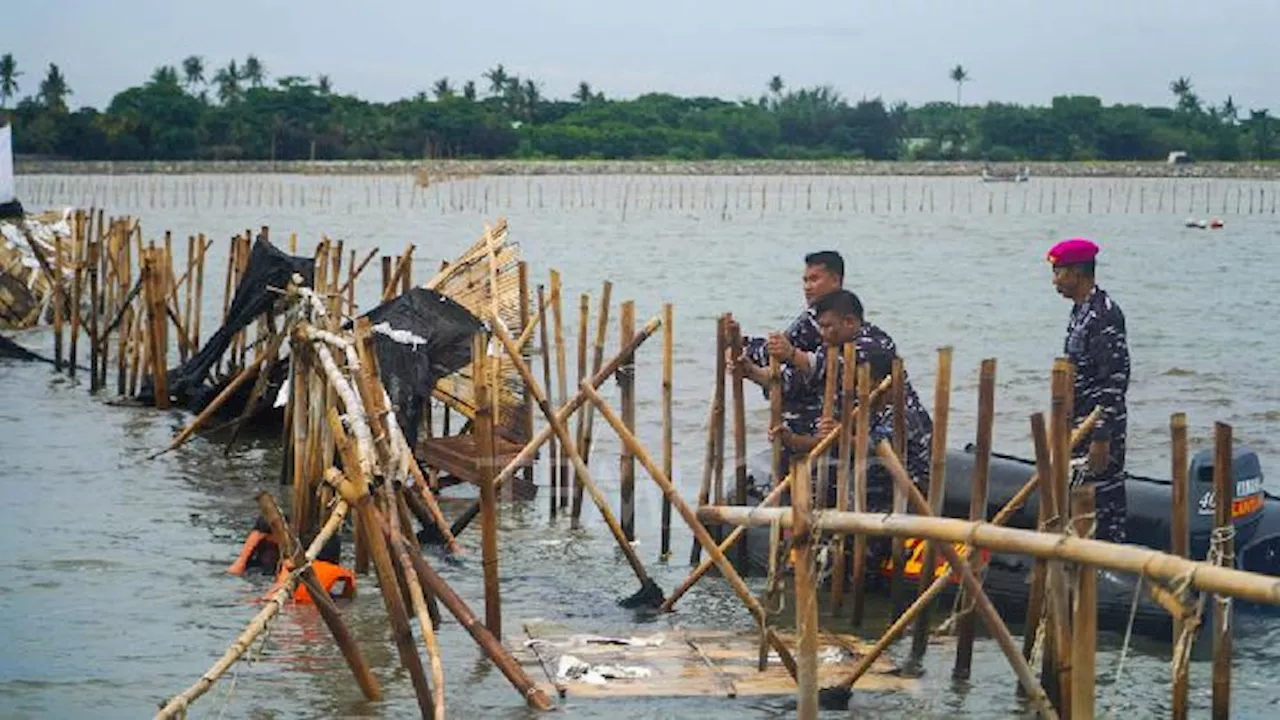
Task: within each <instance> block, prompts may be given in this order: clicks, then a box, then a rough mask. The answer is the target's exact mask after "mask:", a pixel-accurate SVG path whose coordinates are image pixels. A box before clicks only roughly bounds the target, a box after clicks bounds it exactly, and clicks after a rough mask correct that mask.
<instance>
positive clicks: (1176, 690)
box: [1169, 413, 1191, 720]
mask: <svg viewBox="0 0 1280 720" xmlns="http://www.w3.org/2000/svg"><path fill="white" fill-rule="evenodd" d="M1169 434H1170V436H1171V440H1172V445H1173V452H1172V456H1171V457H1172V465H1173V467H1172V468H1171V471H1172V472H1171V474H1170V475H1169V477H1170V478H1172V480H1173V487H1172V493H1173V497H1172V506H1173V508H1172V517H1171V518H1170V528H1171V530H1172V533H1173V537H1172V538H1170V544H1169V550H1170V552H1171V553H1172V554H1174V555H1177V556H1178V557H1182V558H1185V557H1187V556H1188V555H1189V554H1190V545H1191V536H1190V533H1189V531H1188V528H1187V525H1188V523H1189V521H1190V517H1189V515H1188V508H1187V490H1188V489H1189V483H1188V482H1187V473H1188V471H1189V468H1188V466H1187V416H1186V414H1185V413H1174V414H1173V415H1172V416H1170V418H1169ZM1185 629H1186V620H1184V619H1183V618H1182V617H1180V616H1178V615H1175V616H1174V617H1173V646H1174V648H1175V653H1176V651H1177V648H1178V647H1179V643H1180V642H1182V635H1183V632H1184V631H1185ZM1190 669H1191V668H1190V664H1189V663H1186V662H1180V661H1179V659H1178V658H1177V657H1176V654H1175V659H1174V662H1173V671H1174V674H1173V708H1172V713H1171V717H1172V718H1173V720H1186V718H1187V712H1188V709H1187V696H1188V694H1189V685H1190V676H1189V672H1190Z"/></svg>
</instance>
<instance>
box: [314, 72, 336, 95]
mask: <svg viewBox="0 0 1280 720" xmlns="http://www.w3.org/2000/svg"><path fill="white" fill-rule="evenodd" d="M316 84H317V85H318V86H319V90H320V94H321V95H328V94H329V93H331V92H333V81H331V80H330V79H329V76H328V75H321V76H320V77H318V78H316Z"/></svg>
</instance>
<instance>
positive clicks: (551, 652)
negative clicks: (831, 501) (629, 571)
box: [507, 621, 918, 698]
mask: <svg viewBox="0 0 1280 720" xmlns="http://www.w3.org/2000/svg"><path fill="white" fill-rule="evenodd" d="M518 627H520V626H512V627H511V631H510V635H509V637H508V639H507V645H508V647H510V648H511V651H512V655H513V656H514V657H515V658H516V660H517V661H519V662H520V664H521V665H522V666H523V667H524V670H525V672H526V673H528V674H529V677H531V678H535V679H537V680H538V684H539V686H540V687H542V689H543V690H544V691H546V692H547V694H548V695H550V694H552V693H555V694H558V695H559V696H560V697H568V696H576V697H584V698H624V697H714V696H721V697H739V696H764V695H794V694H795V692H796V684H795V682H794V681H793V680H792V679H791V676H790V675H789V674H788V673H787V669H786V668H785V667H783V665H782V662H781V661H780V660H778V656H777V655H776V654H774V653H772V652H770V658H769V666H768V667H767V668H766V669H765V671H764V672H760V671H759V670H757V669H756V668H757V662H758V660H759V655H760V637H759V635H757V634H755V633H751V632H736V631H732V630H716V629H685V628H673V627H670V626H658V627H660V628H661V629H659V630H656V631H655V632H652V633H646V634H641V635H633V634H632V633H629V632H623V633H619V634H602V635H596V634H583V633H573V632H571V631H570V630H569V629H568V628H565V627H563V626H560V625H556V624H554V623H547V622H543V621H528V622H526V623H524V624H523V631H521V630H517V628H518ZM779 635H780V637H781V638H782V640H783V642H785V643H786V644H787V645H788V647H790V648H791V649H792V651H793V652H795V636H794V635H791V634H785V633H779ZM522 636H523V642H522V641H521V638H522ZM870 647H871V644H870V643H868V642H866V641H865V640H863V639H861V638H858V637H855V636H853V635H837V634H832V633H821V634H819V636H818V685H819V687H822V686H823V685H827V684H834V683H835V681H836V680H837V679H838V678H840V677H841V676H842V675H844V674H846V673H848V671H849V670H850V669H851V668H852V667H853V663H854V661H855V660H856V658H858V657H860V656H861V655H862V653H863V652H865V651H866V650H867V649H869V648H870ZM566 656H568V658H569V659H567V660H566V661H565V662H566V664H567V663H571V662H572V660H573V659H576V660H579V661H581V662H582V663H586V664H588V665H590V666H592V668H599V667H600V666H613V667H615V668H620V669H622V670H624V671H626V670H638V671H639V674H642V675H645V676H644V677H636V678H606V679H605V680H604V682H603V683H601V682H599V679H598V678H597V681H596V682H594V683H593V682H587V681H585V680H584V679H583V678H581V677H578V678H572V679H571V678H566V677H561V676H559V674H558V673H559V668H560V666H561V658H564V657H566ZM607 673H608V671H607V670H606V674H607ZM897 673H898V667H897V666H896V665H895V664H894V663H893V662H892V661H891V660H889V659H887V658H885V657H883V656H882V657H881V658H880V659H879V660H877V661H876V662H875V664H874V665H872V667H871V670H870V671H869V672H868V673H867V674H866V675H865V676H864V677H862V678H861V679H860V680H859V681H858V690H860V691H861V690H870V691H887V692H900V691H910V690H914V689H915V688H916V686H917V682H918V681H916V680H914V679H910V678H904V677H900V676H899V675H898V674H897ZM548 676H550V678H551V679H548Z"/></svg>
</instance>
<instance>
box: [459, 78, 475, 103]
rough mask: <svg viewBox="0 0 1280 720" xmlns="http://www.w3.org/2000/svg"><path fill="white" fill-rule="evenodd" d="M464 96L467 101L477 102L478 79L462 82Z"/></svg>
mask: <svg viewBox="0 0 1280 720" xmlns="http://www.w3.org/2000/svg"><path fill="white" fill-rule="evenodd" d="M462 97H463V99H464V100H466V101H467V102H475V100H476V81H475V80H468V81H466V82H465V83H463V84H462Z"/></svg>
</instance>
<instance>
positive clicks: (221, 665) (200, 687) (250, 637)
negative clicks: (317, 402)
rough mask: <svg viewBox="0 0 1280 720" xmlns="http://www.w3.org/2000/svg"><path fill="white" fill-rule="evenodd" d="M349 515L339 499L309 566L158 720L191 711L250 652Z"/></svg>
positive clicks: (293, 574)
mask: <svg viewBox="0 0 1280 720" xmlns="http://www.w3.org/2000/svg"><path fill="white" fill-rule="evenodd" d="M346 514H347V504H346V503H345V502H339V503H338V504H337V506H335V507H334V509H333V512H332V513H330V515H329V521H328V522H327V523H325V526H324V527H323V528H321V529H320V532H319V533H317V534H316V537H315V539H314V540H312V541H311V545H310V546H309V547H308V548H307V553H306V560H307V565H304V566H299V567H295V568H294V570H293V572H291V573H290V574H289V575H288V576H287V577H286V579H285V581H284V583H283V584H282V586H281V587H280V589H279V590H277V591H276V592H275V594H274V595H272V596H271V598H270V599H268V600H267V603H266V605H265V606H264V607H263V608H262V610H260V611H258V614H257V615H255V616H254V618H253V620H251V621H250V622H249V625H248V626H247V627H246V628H245V629H244V631H243V632H241V633H240V635H239V636H237V637H236V639H235V640H234V641H233V642H232V643H231V646H230V647H228V648H227V650H226V652H224V653H223V654H222V657H220V658H218V660H217V662H215V663H214V664H213V666H212V667H210V668H209V669H208V670H206V671H205V673H204V674H203V675H201V676H200V679H199V680H197V681H196V682H195V684H193V685H192V686H191V687H189V688H187V689H186V690H183V691H182V692H181V693H179V694H178V695H176V696H174V697H173V698H171V699H170V700H169V702H167V703H166V704H165V705H164V707H163V708H161V709H160V712H158V713H156V716H155V720H169V719H170V718H176V717H183V716H185V715H186V712H187V710H188V709H189V708H190V707H191V703H193V702H195V701H196V700H197V699H198V698H199V697H200V696H201V695H204V694H205V693H206V692H208V691H209V689H210V688H212V687H213V685H214V683H216V682H218V678H220V677H222V676H223V675H224V674H226V672H227V670H229V669H231V666H232V665H235V663H236V661H237V660H239V659H240V657H241V656H242V655H244V654H245V653H246V652H248V650H249V646H250V645H251V644H252V643H253V641H254V640H256V639H257V637H258V636H259V635H261V634H262V632H263V631H264V630H266V628H267V623H268V622H270V621H271V618H273V617H275V615H276V614H277V613H279V612H280V609H281V608H282V607H284V604H285V603H286V602H287V601H288V600H289V598H290V597H291V596H292V595H293V591H294V588H296V587H297V585H298V582H299V581H300V580H301V578H302V570H303V568H304V567H309V566H310V563H311V561H312V560H315V558H316V556H317V555H319V554H320V550H321V549H322V548H323V547H324V545H325V543H326V542H328V541H329V538H331V537H333V534H334V533H335V532H337V531H338V529H339V528H340V527H342V519H343V518H344V517H345V516H346Z"/></svg>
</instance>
